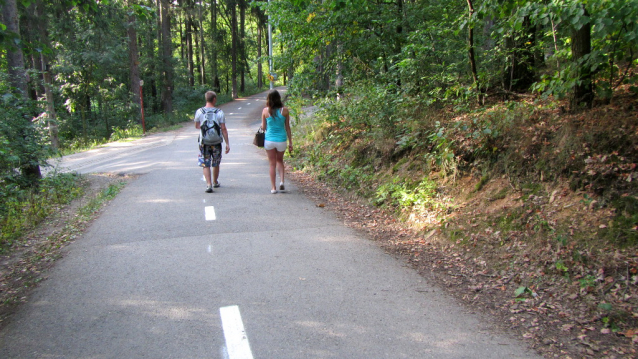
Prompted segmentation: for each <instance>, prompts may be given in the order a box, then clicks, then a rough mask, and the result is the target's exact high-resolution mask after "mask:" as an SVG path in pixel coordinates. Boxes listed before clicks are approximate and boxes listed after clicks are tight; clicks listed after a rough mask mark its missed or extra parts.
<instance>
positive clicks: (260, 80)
mask: <svg viewBox="0 0 638 359" xmlns="http://www.w3.org/2000/svg"><path fill="white" fill-rule="evenodd" d="M262 29H263V26H262V25H261V24H258V25H257V58H258V59H259V61H257V88H259V89H260V88H262V87H263V86H264V80H263V76H264V73H263V69H262V65H261V33H262Z"/></svg>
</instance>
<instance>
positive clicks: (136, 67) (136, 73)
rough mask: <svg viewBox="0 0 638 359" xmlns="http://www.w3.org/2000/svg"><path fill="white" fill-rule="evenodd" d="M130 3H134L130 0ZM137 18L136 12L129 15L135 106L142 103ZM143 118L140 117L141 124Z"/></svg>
mask: <svg viewBox="0 0 638 359" xmlns="http://www.w3.org/2000/svg"><path fill="white" fill-rule="evenodd" d="M128 5H132V3H131V0H129V2H128ZM135 26H136V19H135V15H134V14H132V13H131V14H130V15H129V17H128V26H127V29H126V31H127V33H128V58H129V79H130V81H131V82H130V84H131V94H132V98H131V102H132V104H133V107H136V106H138V105H139V104H140V86H141V85H140V55H139V51H138V49H137V30H136V29H135ZM141 123H142V118H141V117H140V124H141Z"/></svg>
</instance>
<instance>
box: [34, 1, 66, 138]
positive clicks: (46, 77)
mask: <svg viewBox="0 0 638 359" xmlns="http://www.w3.org/2000/svg"><path fill="white" fill-rule="evenodd" d="M34 10H35V13H34V15H35V18H36V19H37V28H38V34H39V37H40V41H42V42H43V43H44V47H45V48H47V49H50V48H51V43H50V41H49V34H48V33H47V28H48V21H47V17H46V16H45V15H44V3H43V2H42V0H37V1H36V3H35V7H34ZM39 57H40V68H39V70H40V71H42V80H43V89H44V95H45V97H46V99H47V126H48V127H49V139H50V140H51V147H52V148H53V149H54V150H56V151H57V150H58V149H59V148H60V139H59V136H58V121H57V114H56V112H55V103H54V101H53V92H52V91H51V88H52V86H53V82H52V80H51V72H50V70H49V58H48V56H47V55H45V52H44V51H42V52H41V53H40V55H39Z"/></svg>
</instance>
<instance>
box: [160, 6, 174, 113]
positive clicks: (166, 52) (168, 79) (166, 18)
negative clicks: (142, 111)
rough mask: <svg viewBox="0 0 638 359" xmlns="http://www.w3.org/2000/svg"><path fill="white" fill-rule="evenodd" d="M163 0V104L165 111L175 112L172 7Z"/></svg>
mask: <svg viewBox="0 0 638 359" xmlns="http://www.w3.org/2000/svg"><path fill="white" fill-rule="evenodd" d="M159 1H160V2H161V5H162V7H161V24H162V27H161V28H162V61H163V65H164V69H163V71H162V72H163V74H164V83H163V88H162V105H163V107H164V113H165V114H170V113H172V112H173V66H172V63H171V60H172V46H171V31H170V30H171V19H170V15H169V13H168V11H169V8H170V2H169V0H159Z"/></svg>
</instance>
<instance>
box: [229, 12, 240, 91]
mask: <svg viewBox="0 0 638 359" xmlns="http://www.w3.org/2000/svg"><path fill="white" fill-rule="evenodd" d="M228 6H229V7H230V23H231V42H232V46H231V57H232V60H231V61H232V71H231V74H230V77H231V81H232V84H233V89H232V98H233V99H236V98H238V97H239V94H238V93H237V52H238V50H239V49H238V47H239V46H238V43H239V39H238V34H237V32H238V29H237V3H236V2H235V0H230V1H229V2H228Z"/></svg>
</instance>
